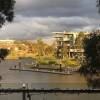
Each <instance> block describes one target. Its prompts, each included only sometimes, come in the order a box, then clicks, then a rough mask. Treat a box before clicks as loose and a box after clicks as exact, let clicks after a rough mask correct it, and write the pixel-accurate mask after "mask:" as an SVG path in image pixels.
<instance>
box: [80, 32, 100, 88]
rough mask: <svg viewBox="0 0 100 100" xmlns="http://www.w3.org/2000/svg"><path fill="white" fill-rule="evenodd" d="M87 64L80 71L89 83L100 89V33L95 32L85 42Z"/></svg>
mask: <svg viewBox="0 0 100 100" xmlns="http://www.w3.org/2000/svg"><path fill="white" fill-rule="evenodd" d="M84 54H85V62H84V64H83V66H82V67H81V69H80V71H81V73H82V74H84V75H85V77H86V79H87V81H88V83H89V84H90V85H94V84H95V86H98V84H99V87H100V78H99V77H98V75H100V31H98V30H97V31H95V32H92V33H91V34H90V36H88V37H87V38H85V40H84Z"/></svg>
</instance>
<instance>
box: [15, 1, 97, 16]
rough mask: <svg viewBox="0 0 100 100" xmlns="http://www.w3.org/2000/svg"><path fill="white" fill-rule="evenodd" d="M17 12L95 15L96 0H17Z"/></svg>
mask: <svg viewBox="0 0 100 100" xmlns="http://www.w3.org/2000/svg"><path fill="white" fill-rule="evenodd" d="M16 1H17V4H16V12H17V13H20V14H23V15H25V16H42V17H44V16H58V17H62V16H93V15H94V14H96V15H97V8H96V0H16Z"/></svg>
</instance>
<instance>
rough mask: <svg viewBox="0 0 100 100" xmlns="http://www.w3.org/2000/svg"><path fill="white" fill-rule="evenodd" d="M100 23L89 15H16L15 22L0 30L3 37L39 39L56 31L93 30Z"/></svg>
mask: <svg viewBox="0 0 100 100" xmlns="http://www.w3.org/2000/svg"><path fill="white" fill-rule="evenodd" d="M97 23H100V21H99V20H94V19H90V18H88V17H78V16H76V17H25V16H20V15H19V16H16V18H15V21H14V23H12V24H6V25H5V26H4V27H3V28H2V29H1V31H0V38H1V39H6V38H10V39H33V40H34V39H37V38H39V37H42V38H47V37H52V36H53V35H54V34H53V33H52V32H54V31H64V30H66V31H80V30H85V31H88V30H91V29H93V28H95V27H96V26H97Z"/></svg>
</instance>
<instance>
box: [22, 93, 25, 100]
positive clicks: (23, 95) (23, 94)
mask: <svg viewBox="0 0 100 100" xmlns="http://www.w3.org/2000/svg"><path fill="white" fill-rule="evenodd" d="M22 100H26V92H25V91H23V93H22Z"/></svg>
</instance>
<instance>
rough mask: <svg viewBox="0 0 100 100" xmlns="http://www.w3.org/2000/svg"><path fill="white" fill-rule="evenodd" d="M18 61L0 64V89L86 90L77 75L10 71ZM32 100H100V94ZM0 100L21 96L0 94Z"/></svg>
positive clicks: (44, 96) (38, 96)
mask: <svg viewBox="0 0 100 100" xmlns="http://www.w3.org/2000/svg"><path fill="white" fill-rule="evenodd" d="M18 62H19V60H6V61H3V62H1V63H0V75H2V77H3V79H2V80H1V82H0V83H1V88H21V87H22V84H23V83H25V84H26V85H27V88H37V89H38V88H46V89H48V88H50V89H51V88H63V89H65V88H74V89H75V88H87V85H86V81H85V78H84V77H83V76H81V75H80V74H78V73H75V74H72V75H57V74H50V73H38V72H20V71H11V70H9V68H11V67H14V65H18ZM31 98H32V100H89V99H91V100H94V99H95V100H100V94H80V95H77V94H56V95H55V94H32V95H31ZM0 100H22V94H2V95H0ZM27 100H28V99H27Z"/></svg>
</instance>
